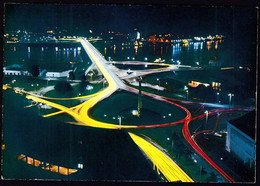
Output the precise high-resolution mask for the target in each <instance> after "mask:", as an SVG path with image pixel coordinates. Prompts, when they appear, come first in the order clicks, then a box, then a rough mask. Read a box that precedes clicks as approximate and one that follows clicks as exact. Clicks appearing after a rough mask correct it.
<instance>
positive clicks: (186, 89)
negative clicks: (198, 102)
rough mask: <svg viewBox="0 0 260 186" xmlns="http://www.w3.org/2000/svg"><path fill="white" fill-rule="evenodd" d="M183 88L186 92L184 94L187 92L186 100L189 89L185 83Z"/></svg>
mask: <svg viewBox="0 0 260 186" xmlns="http://www.w3.org/2000/svg"><path fill="white" fill-rule="evenodd" d="M184 90H185V92H186V94H187V100H188V96H189V89H188V87H187V86H186V85H185V86H184Z"/></svg>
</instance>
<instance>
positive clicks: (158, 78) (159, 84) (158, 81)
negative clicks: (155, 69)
mask: <svg viewBox="0 0 260 186" xmlns="http://www.w3.org/2000/svg"><path fill="white" fill-rule="evenodd" d="M156 80H157V81H158V85H159V86H160V79H159V78H157V79H156Z"/></svg>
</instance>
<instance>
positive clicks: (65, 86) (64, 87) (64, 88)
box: [54, 81, 73, 93]
mask: <svg viewBox="0 0 260 186" xmlns="http://www.w3.org/2000/svg"><path fill="white" fill-rule="evenodd" d="M54 88H55V90H57V91H58V92H60V93H65V92H70V91H72V90H73V88H72V87H71V85H70V83H68V82H66V81H60V82H58V83H57V84H56V85H55V87H54Z"/></svg>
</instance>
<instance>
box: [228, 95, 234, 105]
mask: <svg viewBox="0 0 260 186" xmlns="http://www.w3.org/2000/svg"><path fill="white" fill-rule="evenodd" d="M228 96H229V105H230V104H231V100H232V96H234V94H231V93H229V94H228Z"/></svg>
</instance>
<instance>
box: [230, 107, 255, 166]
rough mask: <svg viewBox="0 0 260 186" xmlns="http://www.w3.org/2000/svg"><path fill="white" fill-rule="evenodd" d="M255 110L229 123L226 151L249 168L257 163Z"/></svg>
mask: <svg viewBox="0 0 260 186" xmlns="http://www.w3.org/2000/svg"><path fill="white" fill-rule="evenodd" d="M255 145H256V141H255V110H254V111H251V112H249V113H247V114H245V115H243V116H242V117H239V118H236V119H233V120H230V121H228V122H227V136H226V150H227V151H228V152H233V153H234V154H236V155H237V156H238V157H239V158H240V159H242V160H243V161H244V163H248V164H249V167H251V166H252V164H253V163H254V162H255Z"/></svg>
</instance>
